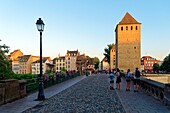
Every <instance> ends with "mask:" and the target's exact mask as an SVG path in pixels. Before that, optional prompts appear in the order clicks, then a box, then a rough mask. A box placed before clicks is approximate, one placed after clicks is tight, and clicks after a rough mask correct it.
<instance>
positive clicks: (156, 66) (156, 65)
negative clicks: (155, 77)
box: [153, 63, 160, 72]
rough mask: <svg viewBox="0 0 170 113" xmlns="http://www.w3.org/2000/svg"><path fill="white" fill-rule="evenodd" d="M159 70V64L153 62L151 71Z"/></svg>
mask: <svg viewBox="0 0 170 113" xmlns="http://www.w3.org/2000/svg"><path fill="white" fill-rule="evenodd" d="M159 70H160V66H159V64H158V63H154V64H153V71H156V72H159Z"/></svg>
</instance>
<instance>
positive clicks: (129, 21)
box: [119, 12, 141, 24]
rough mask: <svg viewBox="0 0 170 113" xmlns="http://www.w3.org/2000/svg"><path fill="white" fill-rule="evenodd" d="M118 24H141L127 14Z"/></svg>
mask: <svg viewBox="0 0 170 113" xmlns="http://www.w3.org/2000/svg"><path fill="white" fill-rule="evenodd" d="M119 24H141V23H139V22H138V21H136V20H135V19H134V18H133V17H132V16H131V15H130V14H129V13H128V12H127V13H126V14H125V16H124V17H123V19H122V20H121V21H120V22H119Z"/></svg>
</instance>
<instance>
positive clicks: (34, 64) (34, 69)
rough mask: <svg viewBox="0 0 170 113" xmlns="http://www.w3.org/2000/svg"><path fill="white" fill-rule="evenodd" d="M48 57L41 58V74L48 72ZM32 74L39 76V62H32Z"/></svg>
mask: <svg viewBox="0 0 170 113" xmlns="http://www.w3.org/2000/svg"><path fill="white" fill-rule="evenodd" d="M50 60H51V59H50V57H43V58H42V74H44V73H46V71H47V70H48V64H50ZM31 69H32V74H40V60H37V61H35V62H32V64H31Z"/></svg>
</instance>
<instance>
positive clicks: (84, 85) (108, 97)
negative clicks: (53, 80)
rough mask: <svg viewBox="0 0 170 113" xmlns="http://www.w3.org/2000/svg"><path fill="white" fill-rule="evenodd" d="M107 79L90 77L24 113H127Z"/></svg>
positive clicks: (104, 77)
mask: <svg viewBox="0 0 170 113" xmlns="http://www.w3.org/2000/svg"><path fill="white" fill-rule="evenodd" d="M107 78H108V77H107V76H106V75H98V76H89V77H87V78H86V79H84V80H82V81H81V82H79V83H77V84H75V85H73V86H71V87H70V88H68V89H66V90H64V91H62V92H60V93H58V94H57V95H55V96H53V97H51V98H49V99H47V100H45V101H44V102H42V103H40V104H38V106H35V107H33V108H30V109H28V110H26V111H24V112H23V113H32V112H35V113H49V112H52V111H53V112H58V113H60V112H61V111H62V112H63V113H72V112H73V113H125V110H124V108H123V106H122V104H121V102H120V100H119V98H118V96H117V94H116V91H115V90H110V89H109V82H108V80H107ZM45 103H48V104H46V105H44V104H45Z"/></svg>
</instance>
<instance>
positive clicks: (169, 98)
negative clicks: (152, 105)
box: [164, 84, 170, 106]
mask: <svg viewBox="0 0 170 113" xmlns="http://www.w3.org/2000/svg"><path fill="white" fill-rule="evenodd" d="M164 92H165V93H164V96H165V97H164V98H165V104H166V105H168V106H170V84H165V88H164Z"/></svg>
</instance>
